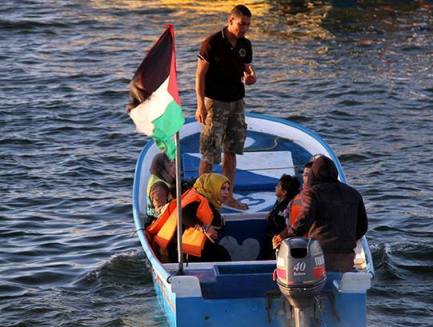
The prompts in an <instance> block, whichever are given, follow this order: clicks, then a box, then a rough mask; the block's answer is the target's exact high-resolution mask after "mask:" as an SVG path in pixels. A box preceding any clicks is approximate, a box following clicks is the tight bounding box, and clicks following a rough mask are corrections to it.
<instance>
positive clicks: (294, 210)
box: [289, 193, 302, 227]
mask: <svg viewBox="0 0 433 327" xmlns="http://www.w3.org/2000/svg"><path fill="white" fill-rule="evenodd" d="M301 207H302V197H301V193H298V194H296V196H295V197H294V198H293V200H292V201H290V220H289V224H290V226H292V227H293V226H294V225H295V223H296V221H297V220H298V219H299V216H300V215H301Z"/></svg>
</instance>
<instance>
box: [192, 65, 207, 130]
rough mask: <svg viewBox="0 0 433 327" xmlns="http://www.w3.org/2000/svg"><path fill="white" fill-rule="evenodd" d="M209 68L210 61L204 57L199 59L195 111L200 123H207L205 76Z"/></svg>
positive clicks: (196, 76)
mask: <svg viewBox="0 0 433 327" xmlns="http://www.w3.org/2000/svg"><path fill="white" fill-rule="evenodd" d="M208 68H209V63H208V62H207V61H205V60H203V59H200V58H199V59H198V61H197V71H196V75H195V93H196V95H197V110H196V112H195V119H196V120H197V121H198V122H199V123H200V124H203V125H204V124H205V122H206V116H207V110H206V107H205V105H204V88H205V83H206V82H205V76H206V73H207V70H208Z"/></svg>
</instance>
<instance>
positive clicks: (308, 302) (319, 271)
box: [275, 237, 326, 310]
mask: <svg viewBox="0 0 433 327" xmlns="http://www.w3.org/2000/svg"><path fill="white" fill-rule="evenodd" d="M275 275H276V276H275V278H276V281H277V284H278V286H279V288H280V291H281V293H282V294H283V295H284V296H285V297H286V299H287V300H288V301H289V303H290V304H291V305H292V306H293V307H294V308H297V309H301V310H302V309H306V308H308V307H311V306H312V305H313V303H314V297H315V296H318V295H319V294H320V291H321V290H322V288H323V286H324V285H325V282H326V270H325V258H324V256H323V251H322V248H321V247H320V244H319V242H318V241H316V240H312V239H307V238H302V237H295V238H289V239H285V240H284V241H283V242H282V243H281V245H280V248H279V250H278V253H277V268H276V271H275Z"/></svg>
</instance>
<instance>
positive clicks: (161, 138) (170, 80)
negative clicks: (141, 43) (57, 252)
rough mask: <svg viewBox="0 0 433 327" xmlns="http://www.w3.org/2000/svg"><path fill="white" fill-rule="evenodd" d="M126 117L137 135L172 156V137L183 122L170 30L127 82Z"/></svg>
mask: <svg viewBox="0 0 433 327" xmlns="http://www.w3.org/2000/svg"><path fill="white" fill-rule="evenodd" d="M129 90H130V95H131V103H130V104H129V105H128V112H129V116H130V117H131V118H132V120H133V121H134V123H135V126H136V128H137V131H138V132H140V133H144V134H146V135H148V136H151V137H152V138H153V139H154V141H155V143H156V145H157V146H158V147H159V148H160V149H161V150H162V151H164V152H165V153H166V154H167V156H168V157H169V158H170V159H174V158H175V155H176V145H175V142H174V140H173V135H174V134H175V133H176V132H177V131H179V130H180V129H181V127H182V126H183V124H184V122H185V118H184V115H183V113H182V108H181V107H180V105H181V101H180V98H179V91H178V88H177V80H176V51H175V46H174V27H173V25H168V27H167V29H166V30H165V32H164V33H163V34H162V35H161V36H160V38H159V39H158V41H157V42H156V43H155V44H154V45H153V46H152V48H151V49H150V51H149V52H148V54H147V55H146V57H145V58H144V60H143V62H142V63H141V65H140V66H139V67H138V69H137V71H136V72H135V75H134V77H133V79H132V81H131V84H130V87H129Z"/></svg>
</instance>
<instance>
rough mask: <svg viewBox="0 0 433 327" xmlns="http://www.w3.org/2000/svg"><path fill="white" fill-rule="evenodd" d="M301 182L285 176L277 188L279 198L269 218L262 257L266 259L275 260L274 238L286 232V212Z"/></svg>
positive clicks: (276, 193)
mask: <svg viewBox="0 0 433 327" xmlns="http://www.w3.org/2000/svg"><path fill="white" fill-rule="evenodd" d="M299 187H300V184H299V181H298V180H297V179H296V177H293V176H290V175H286V174H283V175H282V176H281V177H280V180H279V182H278V184H277V185H276V186H275V196H276V197H277V199H276V201H275V204H274V206H273V207H272V209H271V211H270V212H269V214H268V216H267V226H266V239H265V245H264V247H263V252H262V255H263V257H264V259H274V253H273V250H272V238H273V237H274V236H275V235H278V234H279V233H281V232H282V231H284V230H286V228H287V224H286V217H285V216H284V211H285V209H286V208H287V206H288V205H289V203H290V201H291V200H292V199H293V198H294V197H295V195H296V194H298V193H299Z"/></svg>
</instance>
